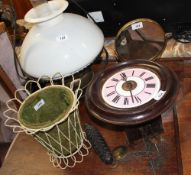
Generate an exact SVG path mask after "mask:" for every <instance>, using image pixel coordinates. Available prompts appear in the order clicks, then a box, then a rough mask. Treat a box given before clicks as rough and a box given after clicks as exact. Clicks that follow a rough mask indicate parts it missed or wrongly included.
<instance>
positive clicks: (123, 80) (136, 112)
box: [85, 59, 179, 125]
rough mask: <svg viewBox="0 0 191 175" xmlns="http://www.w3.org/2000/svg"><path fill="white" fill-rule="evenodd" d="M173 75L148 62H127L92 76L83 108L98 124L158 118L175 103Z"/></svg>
mask: <svg viewBox="0 0 191 175" xmlns="http://www.w3.org/2000/svg"><path fill="white" fill-rule="evenodd" d="M178 89H179V85H178V80H177V78H176V76H175V74H174V73H173V72H172V71H171V70H170V69H168V68H167V67H165V66H163V65H161V64H158V63H156V62H153V61H149V60H137V59H136V60H128V61H126V62H122V63H119V64H115V65H112V66H110V67H109V68H107V69H105V70H103V71H102V72H100V73H99V74H97V76H95V78H94V80H93V81H92V83H91V85H90V86H89V87H88V88H87V91H86V100H85V101H86V106H87V108H88V110H89V112H90V113H91V114H92V115H94V116H95V117H96V118H98V119H99V120H102V121H105V122H107V123H111V124H117V125H137V124H142V123H145V122H148V121H150V120H152V119H155V118H156V117H158V116H160V115H161V114H162V113H163V112H165V111H166V110H167V109H168V108H169V107H171V106H172V105H173V103H174V102H175V98H176V96H177V93H178Z"/></svg>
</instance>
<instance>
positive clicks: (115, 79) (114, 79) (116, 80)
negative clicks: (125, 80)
mask: <svg viewBox="0 0 191 175" xmlns="http://www.w3.org/2000/svg"><path fill="white" fill-rule="evenodd" d="M111 80H112V81H115V82H118V81H119V80H118V79H117V78H112V79H111Z"/></svg>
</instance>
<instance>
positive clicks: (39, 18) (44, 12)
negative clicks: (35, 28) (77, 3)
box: [24, 0, 68, 23]
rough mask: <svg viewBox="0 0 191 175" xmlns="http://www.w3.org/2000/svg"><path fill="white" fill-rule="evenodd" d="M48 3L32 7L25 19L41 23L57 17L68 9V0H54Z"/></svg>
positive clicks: (29, 21)
mask: <svg viewBox="0 0 191 175" xmlns="http://www.w3.org/2000/svg"><path fill="white" fill-rule="evenodd" d="M47 5H48V6H46V4H42V5H40V6H39V7H35V8H32V9H30V10H29V11H28V12H27V13H26V15H25V16H24V20H25V21H26V22H28V23H40V22H44V21H48V20H50V19H52V18H55V17H56V16H58V15H60V14H61V13H62V12H63V11H64V10H66V8H67V7H68V1H66V0H52V1H48V3H47ZM47 7H48V8H47ZM38 8H39V9H38ZM38 12H40V13H38Z"/></svg>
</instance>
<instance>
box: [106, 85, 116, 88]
mask: <svg viewBox="0 0 191 175" xmlns="http://www.w3.org/2000/svg"><path fill="white" fill-rule="evenodd" d="M111 87H115V86H114V85H113V86H107V87H106V88H111Z"/></svg>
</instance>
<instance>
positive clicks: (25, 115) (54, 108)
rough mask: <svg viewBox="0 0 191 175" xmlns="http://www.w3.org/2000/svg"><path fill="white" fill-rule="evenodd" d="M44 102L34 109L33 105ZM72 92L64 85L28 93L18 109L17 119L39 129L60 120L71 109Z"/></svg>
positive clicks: (28, 126) (29, 126) (72, 101)
mask: <svg viewBox="0 0 191 175" xmlns="http://www.w3.org/2000/svg"><path fill="white" fill-rule="evenodd" d="M41 100H43V101H44V104H43V105H42V106H41V107H40V108H39V109H38V110H35V105H37V104H38V103H39V101H41ZM73 103H74V94H73V92H72V91H71V90H70V89H69V88H67V87H64V86H59V85H58V86H50V87H46V88H43V89H41V90H39V91H37V92H35V93H33V94H32V95H30V96H29V97H28V98H27V99H26V100H25V101H24V103H23V104H22V105H21V107H20V109H19V116H18V118H19V121H20V122H21V123H22V124H23V125H24V126H25V127H27V128H30V129H40V128H45V127H48V126H51V125H52V124H54V123H55V122H57V121H59V120H61V119H62V118H63V117H65V115H66V114H67V113H68V112H69V111H70V110H71V108H72V106H73Z"/></svg>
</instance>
